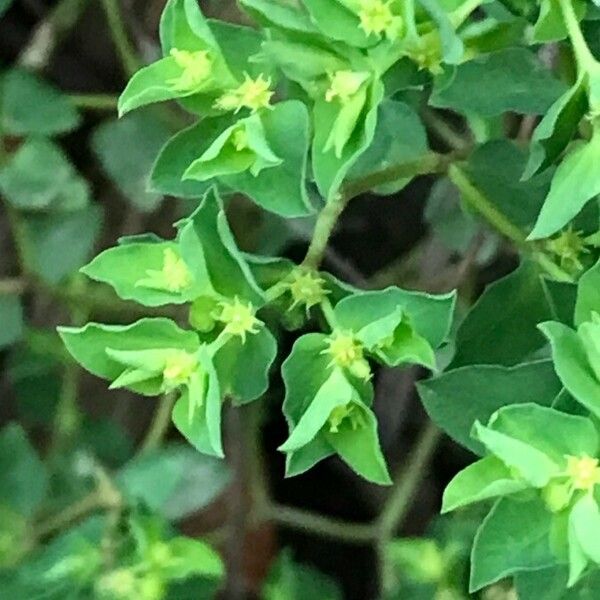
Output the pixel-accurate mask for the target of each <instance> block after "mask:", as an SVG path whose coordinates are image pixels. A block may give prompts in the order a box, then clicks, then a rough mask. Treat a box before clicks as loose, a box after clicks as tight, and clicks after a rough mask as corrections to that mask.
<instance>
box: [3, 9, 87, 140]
mask: <svg viewBox="0 0 600 600" xmlns="http://www.w3.org/2000/svg"><path fill="white" fill-rule="evenodd" d="M1 13H2V9H1V8H0V14H1ZM0 98H1V99H2V102H1V103H0V128H1V129H2V131H3V132H4V133H5V134H8V135H16V136H23V135H29V134H35V135H56V134H59V133H65V132H67V131H71V130H73V129H75V128H76V127H77V126H78V125H79V123H80V117H79V114H78V113H77V110H76V109H75V107H74V105H73V103H72V102H71V101H70V100H69V98H68V97H67V96H65V95H64V94H63V93H62V92H60V91H59V90H57V89H56V88H54V87H53V86H51V85H49V84H47V83H45V82H44V81H42V80H40V79H38V77H36V76H35V75H34V74H33V73H29V72H28V71H24V70H21V69H14V70H12V71H8V72H7V73H5V74H4V75H3V76H2V78H1V79H0Z"/></svg>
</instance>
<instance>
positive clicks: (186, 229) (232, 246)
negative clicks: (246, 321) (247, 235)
mask: <svg viewBox="0 0 600 600" xmlns="http://www.w3.org/2000/svg"><path fill="white" fill-rule="evenodd" d="M179 244H180V251H181V256H182V257H183V259H184V260H185V261H186V263H187V264H188V265H189V266H190V268H191V269H192V272H193V275H194V277H195V278H196V280H197V281H206V280H207V279H208V280H209V281H210V282H211V284H212V288H213V289H214V290H215V292H217V293H218V294H222V295H223V296H225V297H227V298H233V297H235V296H240V297H241V298H244V299H246V300H249V301H250V302H251V303H252V304H254V305H255V306H261V305H262V303H263V302H264V294H263V292H262V290H261V289H260V288H259V287H258V284H257V283H256V281H255V280H254V276H253V275H252V272H251V271H250V268H249V267H248V264H247V263H246V260H245V259H244V257H243V255H242V253H241V252H240V251H239V249H238V248H237V245H236V242H235V240H234V238H233V234H232V233H231V230H230V229H229V225H228V223H227V218H226V216H225V213H224V211H223V207H222V203H221V199H220V198H219V196H218V194H217V192H216V191H215V190H214V189H212V188H211V189H210V190H209V191H208V192H207V194H206V196H205V197H204V199H203V201H202V203H201V204H200V206H199V207H198V208H197V209H196V211H195V212H194V213H193V214H192V215H191V216H190V217H189V218H188V219H186V220H184V221H182V222H181V223H180V234H179Z"/></svg>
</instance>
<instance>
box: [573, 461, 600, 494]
mask: <svg viewBox="0 0 600 600" xmlns="http://www.w3.org/2000/svg"><path fill="white" fill-rule="evenodd" d="M566 473H567V475H568V476H569V478H570V479H571V483H572V485H573V488H574V489H576V490H586V491H590V490H592V489H593V488H594V486H595V485H596V484H598V483H600V466H598V459H597V458H591V457H590V456H581V457H578V456H567V470H566Z"/></svg>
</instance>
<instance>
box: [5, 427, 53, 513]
mask: <svg viewBox="0 0 600 600" xmlns="http://www.w3.org/2000/svg"><path fill="white" fill-rule="evenodd" d="M48 483H49V480H48V475H47V473H46V469H45V467H44V465H43V464H42V462H41V460H40V459H39V458H38V456H37V454H36V452H35V450H34V449H33V447H32V446H31V444H30V443H29V441H28V439H27V436H26V434H25V432H24V431H23V429H22V428H21V426H20V425H17V424H16V423H12V424H9V425H6V426H5V427H4V428H3V429H2V431H0V506H2V507H3V508H7V509H9V510H12V511H14V512H15V513H16V514H18V515H21V516H23V517H25V518H31V517H33V516H34V514H35V511H36V510H37V509H38V508H39V506H40V504H41V502H42V501H43V500H44V498H45V495H46V491H47V489H48Z"/></svg>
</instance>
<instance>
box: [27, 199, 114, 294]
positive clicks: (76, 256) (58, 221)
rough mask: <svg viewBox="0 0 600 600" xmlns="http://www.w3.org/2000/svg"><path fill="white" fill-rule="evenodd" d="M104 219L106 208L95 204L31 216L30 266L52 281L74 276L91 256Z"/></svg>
mask: <svg viewBox="0 0 600 600" xmlns="http://www.w3.org/2000/svg"><path fill="white" fill-rule="evenodd" d="M103 221H104V216H103V213H102V210H101V209H100V207H99V206H98V205H95V204H91V205H90V206H86V207H85V208H83V209H81V210H73V211H68V212H60V213H59V212H52V213H49V214H30V215H27V218H26V219H25V220H24V224H25V227H24V231H25V234H26V236H27V239H28V243H29V247H30V248H31V255H30V256H28V259H30V262H31V264H30V265H29V268H30V269H31V270H32V271H34V272H35V273H36V274H37V275H38V276H39V277H41V278H42V279H43V280H44V281H47V282H49V283H51V284H56V283H59V282H60V281H61V280H63V279H64V278H65V277H67V276H69V275H73V274H74V273H75V272H76V271H77V269H79V268H80V267H82V266H83V265H84V264H85V263H86V262H87V261H88V260H89V259H90V255H91V254H92V251H93V250H94V247H95V244H96V240H97V238H98V236H99V234H100V232H101V230H102V224H103ZM66 248H68V252H66V251H65V249H66Z"/></svg>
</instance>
